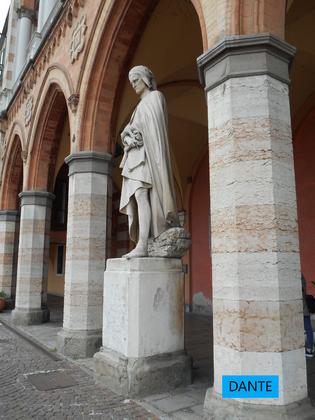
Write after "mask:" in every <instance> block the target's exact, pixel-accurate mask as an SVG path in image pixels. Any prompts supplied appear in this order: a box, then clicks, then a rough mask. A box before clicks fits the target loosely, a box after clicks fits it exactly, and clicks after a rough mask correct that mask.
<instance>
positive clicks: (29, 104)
mask: <svg viewBox="0 0 315 420" xmlns="http://www.w3.org/2000/svg"><path fill="white" fill-rule="evenodd" d="M32 112H33V96H29V98H28V99H27V101H26V104H25V112H24V123H25V126H26V127H27V126H28V125H29V123H30V122H31V119H32Z"/></svg>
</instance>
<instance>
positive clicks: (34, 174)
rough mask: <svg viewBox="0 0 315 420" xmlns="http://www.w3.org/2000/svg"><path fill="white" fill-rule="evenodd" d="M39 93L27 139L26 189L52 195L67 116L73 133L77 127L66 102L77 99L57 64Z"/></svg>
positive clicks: (49, 72)
mask: <svg viewBox="0 0 315 420" xmlns="http://www.w3.org/2000/svg"><path fill="white" fill-rule="evenodd" d="M40 92H41V95H40V97H39V99H38V101H37V103H36V105H35V109H34V118H33V119H32V123H31V127H30V134H29V138H28V150H29V153H28V161H27V171H26V175H25V182H24V189H26V190H40V191H51V190H52V188H53V185H52V183H53V173H54V169H55V160H56V154H57V151H58V145H59V138H60V136H61V132H62V129H63V123H64V120H65V118H66V116H68V117H69V125H70V133H72V131H73V129H72V127H73V126H74V116H73V114H72V112H71V110H70V107H69V104H68V101H67V99H68V98H70V97H71V96H72V95H74V88H73V84H72V80H71V77H70V75H69V74H68V72H67V71H66V69H65V68H64V67H63V66H61V65H57V64H54V65H52V66H50V67H49V69H48V70H47V73H46V75H45V78H44V80H43V82H42V85H41V87H40ZM69 111H70V112H69ZM70 137H71V136H70Z"/></svg>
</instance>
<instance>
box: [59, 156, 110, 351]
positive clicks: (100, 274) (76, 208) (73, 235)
mask: <svg viewBox="0 0 315 420" xmlns="http://www.w3.org/2000/svg"><path fill="white" fill-rule="evenodd" d="M110 160H111V156H110V155H103V154H100V153H94V152H79V153H76V154H72V155H70V156H68V157H67V159H66V163H68V165H69V200H68V229H67V253H66V267H65V295H64V318H63V330H62V331H61V332H60V333H59V334H58V340H57V346H58V350H59V351H60V352H61V353H63V354H65V355H66V356H70V357H72V358H83V357H91V356H93V354H94V353H95V352H96V351H98V350H99V348H100V346H101V343H102V315H103V313H102V310H103V279H104V269H105V258H106V255H105V252H106V249H105V244H106V221H107V199H108V193H109V186H110V183H111V178H110V167H111V165H110Z"/></svg>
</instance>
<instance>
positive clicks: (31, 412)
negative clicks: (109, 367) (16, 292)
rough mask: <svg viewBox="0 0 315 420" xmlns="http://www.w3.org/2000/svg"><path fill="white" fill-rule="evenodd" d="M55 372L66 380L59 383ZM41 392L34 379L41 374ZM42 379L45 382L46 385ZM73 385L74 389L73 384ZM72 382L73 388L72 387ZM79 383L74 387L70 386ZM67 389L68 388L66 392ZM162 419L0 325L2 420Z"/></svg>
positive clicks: (71, 364) (69, 363) (0, 402)
mask: <svg viewBox="0 0 315 420" xmlns="http://www.w3.org/2000/svg"><path fill="white" fill-rule="evenodd" d="M49 372H58V373H59V375H60V374H61V380H60V381H59V383H58V382H57V383H56V382H53V380H52V379H50V380H49V377H50V376H51V375H49ZM38 373H41V374H42V375H39V377H38V378H39V380H40V382H41V384H42V385H43V386H45V381H44V379H46V385H47V384H48V387H54V386H55V387H57V388H56V389H50V390H47V391H43V390H42V391H40V390H39V389H38V385H37V387H36V386H34V385H32V383H31V380H30V378H31V379H33V378H34V377H33V378H32V377H30V376H29V375H31V374H38ZM41 378H42V379H41ZM69 381H70V383H69ZM67 382H68V383H67ZM71 382H72V384H73V383H75V385H73V386H67V385H69V384H70V385H71ZM62 386H67V387H65V388H62ZM94 418H95V419H106V420H110V419H114V420H116V419H117V420H119V419H121V420H123V419H126V420H127V419H156V416H154V415H153V414H152V413H149V412H148V411H147V410H145V409H144V408H143V407H141V406H140V405H138V404H137V403H135V402H134V401H132V400H125V399H124V398H123V397H121V396H118V395H116V394H114V393H113V392H111V391H109V390H108V389H106V388H105V387H103V386H101V385H99V384H96V383H95V382H94V380H93V377H92V375H89V374H88V373H87V372H86V371H84V370H83V369H81V368H80V367H79V366H78V365H77V364H73V363H71V362H70V361H68V360H66V359H62V358H60V359H59V358H58V357H56V355H55V354H51V355H50V354H49V353H46V352H44V351H42V350H40V349H39V348H36V347H35V346H33V345H32V344H30V343H28V342H27V341H25V340H24V339H23V338H21V337H20V336H18V335H16V334H15V333H14V332H12V331H10V330H9V329H8V328H7V327H5V326H4V325H3V324H1V325H0V419H2V420H31V419H38V420H44V419H45V420H46V419H47V420H48V419H52V420H64V419H71V420H81V419H82V420H85V419H94Z"/></svg>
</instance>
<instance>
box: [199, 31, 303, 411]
mask: <svg viewBox="0 0 315 420" xmlns="http://www.w3.org/2000/svg"><path fill="white" fill-rule="evenodd" d="M294 53H295V48H294V47H292V46H291V45H289V44H287V43H285V42H283V41H281V40H280V39H278V38H275V37H273V36H271V35H269V34H257V35H252V36H233V37H228V38H226V39H225V40H223V41H222V42H220V43H219V44H218V45H216V46H215V47H214V48H213V49H211V50H210V51H208V52H207V53H205V54H204V55H202V56H201V57H199V59H198V65H199V70H200V78H201V81H202V83H203V84H204V86H205V90H206V94H207V103H208V126H209V127H208V128H209V168H210V202H211V243H212V282H213V335H214V338H213V340H214V386H213V388H212V389H210V390H209V392H208V393H207V395H206V399H205V408H206V409H207V410H208V411H209V412H211V414H213V413H215V414H214V417H213V418H226V417H225V416H227V417H228V416H229V413H231V411H230V410H232V411H233V413H234V415H235V418H236V417H237V416H238V415H239V416H242V418H244V419H245V418H250V419H252V418H267V417H268V416H269V417H270V418H271V417H272V418H275V419H276V418H280V417H281V415H289V413H294V412H295V411H294V410H295V408H296V405H295V404H296V403H300V402H301V401H306V398H307V382H306V365H305V355H304V327H303V308H302V300H301V298H302V294H301V280H300V276H301V273H300V256H299V243H298V228H297V211H296V192H295V178H294V165H293V152H292V138H291V117H290V104H289V87H288V84H289V75H288V68H289V64H290V62H291V60H292V58H293V56H294ZM223 375H278V376H279V398H271V399H268V398H267V399H257V398H245V399H240V400H238V401H236V400H234V399H228V400H226V399H222V376H223ZM260 409H262V411H259V410H260ZM268 413H269V414H268ZM294 415H296V414H294ZM257 416H258V417H257ZM237 418H238V417H237ZM281 418H282V417H281ZM286 418H289V417H286ZM294 418H304V417H299V416H297V417H294Z"/></svg>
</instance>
